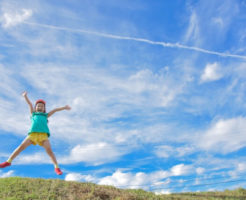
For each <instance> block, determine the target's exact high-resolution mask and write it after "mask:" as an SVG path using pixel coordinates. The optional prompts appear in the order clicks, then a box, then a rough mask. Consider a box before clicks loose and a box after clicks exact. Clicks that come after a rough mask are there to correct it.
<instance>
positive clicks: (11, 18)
mask: <svg viewBox="0 0 246 200" xmlns="http://www.w3.org/2000/svg"><path fill="white" fill-rule="evenodd" d="M31 16H32V10H30V9H21V10H19V11H16V10H9V11H5V12H4V13H3V14H2V16H1V18H0V19H1V23H2V26H3V27H4V28H9V27H11V26H15V25H17V24H20V23H22V22H23V21H25V20H26V19H28V18H30V17H31Z"/></svg>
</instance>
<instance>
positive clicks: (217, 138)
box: [198, 117, 246, 154]
mask: <svg viewBox="0 0 246 200" xmlns="http://www.w3.org/2000/svg"><path fill="white" fill-rule="evenodd" d="M245 130H246V119H245V118H243V117H237V118H232V119H221V120H219V121H217V122H215V123H214V124H213V125H212V126H211V127H210V128H209V129H208V130H207V131H205V132H203V133H202V135H200V136H199V138H200V139H199V140H198V141H199V142H198V145H199V147H201V148H202V149H205V150H207V151H210V152H217V153H223V154H227V153H230V152H234V151H237V150H239V149H240V148H242V147H244V146H245V144H246V138H245V137H244V133H245Z"/></svg>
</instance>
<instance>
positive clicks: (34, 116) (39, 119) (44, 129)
mask: <svg viewBox="0 0 246 200" xmlns="http://www.w3.org/2000/svg"><path fill="white" fill-rule="evenodd" d="M22 96H23V97H24V98H25V100H26V102H27V104H28V105H29V108H30V112H31V120H32V125H31V128H30V130H29V133H28V136H27V137H26V138H25V139H24V141H23V142H22V143H21V145H20V146H19V147H17V148H16V149H15V151H14V152H13V153H12V154H11V156H10V157H9V159H8V160H7V161H6V162H3V163H1V164H0V168H4V167H8V166H10V165H11V162H12V161H13V160H14V159H15V157H16V156H18V155H19V153H20V152H22V151H23V150H24V149H26V148H27V147H28V146H30V145H31V144H33V145H36V144H38V145H40V146H42V147H44V148H45V150H46V152H47V154H48V155H49V156H50V158H51V160H52V162H53V164H54V165H55V172H56V174H58V175H62V171H61V170H60V168H59V166H58V163H57V160H56V157H55V155H54V153H53V151H52V149H51V145H50V142H49V139H48V137H49V136H50V131H49V128H48V117H50V116H51V115H53V114H54V113H55V112H57V111H62V110H70V109H71V108H70V107H69V106H68V105H66V106H64V107H60V108H56V109H54V110H51V111H50V112H48V113H46V108H45V104H46V103H45V101H44V100H42V99H39V100H37V101H36V103H35V107H33V105H32V103H31V101H30V100H29V99H28V97H27V92H24V93H23V94H22Z"/></svg>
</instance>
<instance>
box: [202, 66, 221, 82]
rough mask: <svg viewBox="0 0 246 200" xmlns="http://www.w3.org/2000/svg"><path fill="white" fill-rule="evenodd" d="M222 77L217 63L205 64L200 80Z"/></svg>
mask: <svg viewBox="0 0 246 200" xmlns="http://www.w3.org/2000/svg"><path fill="white" fill-rule="evenodd" d="M222 77H223V74H222V71H221V69H220V65H219V64H218V63H216V62H215V63H212V64H210V63H209V64H207V65H206V67H205V69H204V71H203V74H202V75H201V82H210V81H216V80H219V79H221V78H222Z"/></svg>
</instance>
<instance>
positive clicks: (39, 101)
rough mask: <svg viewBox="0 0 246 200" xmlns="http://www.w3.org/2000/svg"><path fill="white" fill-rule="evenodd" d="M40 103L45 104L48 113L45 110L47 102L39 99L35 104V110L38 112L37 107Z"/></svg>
mask: <svg viewBox="0 0 246 200" xmlns="http://www.w3.org/2000/svg"><path fill="white" fill-rule="evenodd" d="M38 103H42V104H44V113H46V108H45V104H46V102H45V101H44V100H43V99H38V100H37V101H36V103H35V110H36V106H37V104H38Z"/></svg>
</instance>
